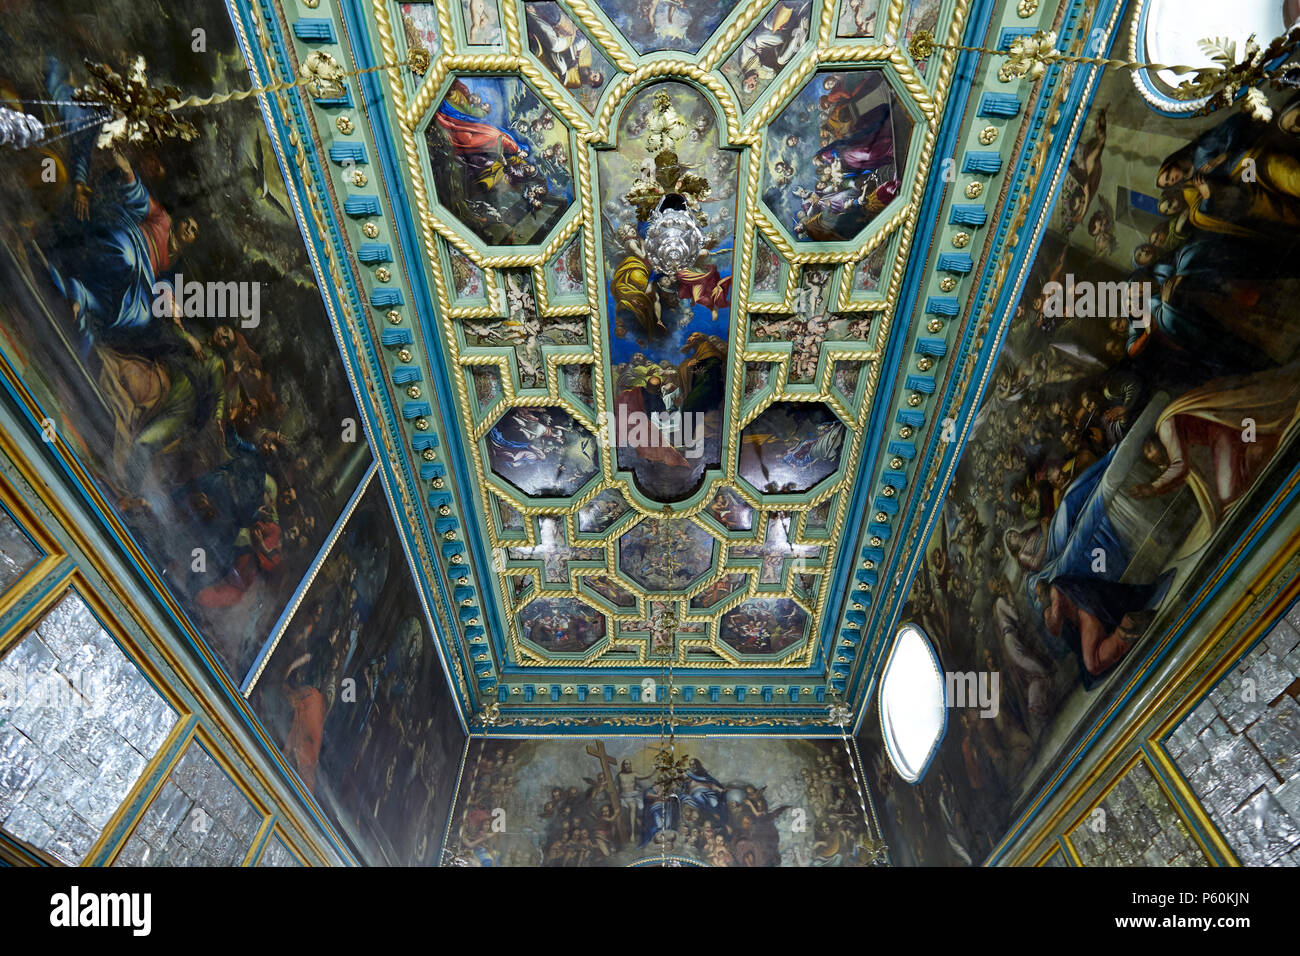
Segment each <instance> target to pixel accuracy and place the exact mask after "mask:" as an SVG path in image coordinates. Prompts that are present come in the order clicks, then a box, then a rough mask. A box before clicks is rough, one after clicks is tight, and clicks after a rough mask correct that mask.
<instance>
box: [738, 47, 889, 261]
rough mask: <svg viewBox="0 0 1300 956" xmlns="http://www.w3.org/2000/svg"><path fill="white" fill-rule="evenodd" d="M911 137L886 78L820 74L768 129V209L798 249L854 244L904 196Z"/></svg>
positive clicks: (860, 73)
mask: <svg viewBox="0 0 1300 956" xmlns="http://www.w3.org/2000/svg"><path fill="white" fill-rule="evenodd" d="M911 135H912V120H911V118H910V117H909V116H908V114H907V111H906V110H905V109H904V108H903V107H902V105H901V103H900V102H899V99H898V96H897V94H896V93H894V91H893V89H892V88H891V87H890V85H889V83H888V81H887V80H886V79H885V74H884V73H883V72H882V71H880V70H827V71H823V72H819V73H816V74H814V75H813V77H812V79H810V80H809V81H808V84H807V85H806V86H804V88H803V89H802V90H801V91H800V92H799V95H798V96H796V97H795V99H794V100H793V101H792V102H791V103H790V104H789V105H788V106H786V107H785V109H783V110H782V111H781V112H780V113H779V114H778V115H777V116H776V118H775V119H774V120H773V121H772V123H771V125H770V126H769V127H768V130H767V154H768V156H769V157H770V159H769V162H768V165H767V169H766V170H765V172H764V176H763V203H764V204H765V205H766V206H767V208H768V209H769V210H770V211H771V213H772V215H773V216H774V217H775V218H776V219H777V221H779V222H780V223H781V224H782V225H783V226H784V227H785V228H787V229H788V230H790V232H791V234H792V235H794V236H795V237H796V238H797V239H798V240H799V241H800V242H838V241H843V240H848V239H855V238H857V237H858V235H859V234H860V233H861V232H862V231H863V230H864V229H865V228H866V227H867V226H868V225H869V224H870V223H871V222H872V221H873V220H874V219H875V218H876V217H877V216H879V215H880V213H881V212H882V211H884V209H885V208H886V207H887V206H888V205H889V204H890V203H891V202H893V201H894V199H896V198H897V197H898V196H899V195H900V193H901V190H902V186H903V184H902V180H901V175H902V170H903V167H904V166H905V165H906V163H907V152H908V148H909V141H910V139H911Z"/></svg>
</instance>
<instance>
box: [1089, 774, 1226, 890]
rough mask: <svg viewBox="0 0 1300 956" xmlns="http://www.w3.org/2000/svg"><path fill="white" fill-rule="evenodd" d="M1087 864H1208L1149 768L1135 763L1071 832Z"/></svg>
mask: <svg viewBox="0 0 1300 956" xmlns="http://www.w3.org/2000/svg"><path fill="white" fill-rule="evenodd" d="M1070 842H1071V844H1073V846H1074V849H1075V852H1077V853H1078V854H1079V860H1080V861H1081V862H1082V863H1083V865H1084V866H1205V865H1207V861H1206V859H1205V856H1204V854H1203V853H1202V852H1201V849H1200V847H1199V846H1198V845H1197V843H1196V841H1195V840H1194V839H1193V838H1192V835H1191V833H1190V832H1189V831H1188V829H1187V825H1186V824H1185V823H1183V821H1182V819H1181V818H1180V817H1179V816H1178V813H1177V811H1176V810H1175V809H1174V807H1173V804H1171V803H1170V802H1169V799H1168V798H1167V797H1166V796H1165V794H1164V792H1163V791H1162V790H1161V789H1160V785H1159V784H1158V783H1157V782H1156V779H1155V777H1153V776H1152V775H1151V771H1150V770H1149V769H1148V768H1147V766H1146V764H1141V763H1139V764H1137V765H1135V766H1134V767H1133V769H1132V770H1130V771H1129V772H1128V774H1126V775H1125V777H1124V779H1123V780H1121V781H1120V782H1119V783H1118V784H1116V785H1115V786H1114V787H1113V788H1112V789H1111V791H1110V793H1108V794H1107V795H1106V798H1105V799H1104V800H1102V801H1101V803H1100V804H1099V805H1098V806H1097V807H1096V808H1094V809H1093V811H1092V812H1091V813H1090V814H1089V815H1088V816H1086V817H1085V818H1084V819H1083V821H1082V823H1080V824H1079V826H1077V827H1075V829H1074V830H1072V831H1071V832H1070Z"/></svg>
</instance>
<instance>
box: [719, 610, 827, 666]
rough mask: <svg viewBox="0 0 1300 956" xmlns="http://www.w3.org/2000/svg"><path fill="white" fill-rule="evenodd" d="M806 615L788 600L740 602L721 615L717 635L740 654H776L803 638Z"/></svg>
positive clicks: (806, 623)
mask: <svg viewBox="0 0 1300 956" xmlns="http://www.w3.org/2000/svg"><path fill="white" fill-rule="evenodd" d="M807 629H808V612H807V611H805V610H804V609H803V608H801V607H800V606H799V605H798V604H796V603H795V602H794V601H792V600H790V599H789V598H757V599H754V600H750V601H744V602H742V603H741V604H740V605H739V606H738V607H735V608H733V609H732V610H730V611H728V612H727V613H726V614H724V615H723V616H722V623H721V625H720V626H719V636H720V638H721V640H722V642H723V643H724V644H726V645H727V646H728V647H730V648H732V649H733V650H735V651H737V652H739V653H741V654H780V653H781V652H783V651H785V650H787V649H788V648H790V647H792V646H793V645H794V644H796V643H797V642H798V641H800V640H802V639H803V636H804V633H805V631H806V630H807Z"/></svg>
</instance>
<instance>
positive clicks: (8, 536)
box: [0, 509, 40, 593]
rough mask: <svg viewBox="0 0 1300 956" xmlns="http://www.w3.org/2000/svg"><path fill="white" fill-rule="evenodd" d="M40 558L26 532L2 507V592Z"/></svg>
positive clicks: (0, 533) (0, 516) (0, 553)
mask: <svg viewBox="0 0 1300 956" xmlns="http://www.w3.org/2000/svg"><path fill="white" fill-rule="evenodd" d="M39 558H40V552H38V551H37V550H36V546H35V545H33V544H32V542H31V539H30V538H28V537H27V534H26V532H24V531H23V529H22V528H20V527H18V524H17V522H15V521H14V519H13V518H11V517H9V515H8V514H7V513H6V512H5V511H4V510H2V509H0V593H3V592H5V591H7V590H8V589H9V586H10V585H11V584H13V583H14V582H15V581H17V580H18V579H19V578H20V577H22V576H23V572H25V571H26V570H27V569H28V568H30V567H31V566H32V565H33V564H35V563H36V562H37V560H39Z"/></svg>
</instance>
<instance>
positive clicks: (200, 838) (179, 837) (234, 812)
mask: <svg viewBox="0 0 1300 956" xmlns="http://www.w3.org/2000/svg"><path fill="white" fill-rule="evenodd" d="M261 825H262V814H261V813H259V812H258V811H257V809H256V808H255V807H254V806H253V805H252V804H251V803H250V802H249V800H248V798H247V797H246V796H244V794H243V793H242V792H241V791H240V789H239V788H238V787H237V786H236V785H235V782H234V781H233V780H231V779H230V777H229V776H227V774H226V772H225V771H224V770H222V769H221V767H219V766H218V765H217V762H216V761H215V760H213V759H212V757H211V756H210V755H209V754H208V752H207V751H206V750H204V749H203V747H202V746H201V745H200V744H199V743H197V742H194V743H191V744H190V745H189V747H188V748H187V749H186V751H185V755H184V756H183V757H181V759H180V761H179V762H178V763H177V764H176V767H175V768H174V769H173V770H172V772H171V774H170V775H169V776H168V778H167V781H166V783H164V784H163V787H162V789H161V790H160V791H159V792H158V796H157V797H155V798H154V801H153V803H152V804H150V806H149V809H148V810H146V811H145V814H144V816H143V817H142V818H141V820H140V823H139V824H138V825H137V826H136V828H135V832H134V833H132V834H131V839H130V840H128V841H127V844H126V846H125V847H123V848H122V852H121V853H119V854H118V857H117V859H116V860H115V861H114V863H113V865H114V866H238V865H239V863H240V862H241V861H242V860H243V859H244V857H245V856H246V855H247V854H248V849H249V847H251V846H252V845H253V838H254V837H255V836H256V835H257V831H258V828H259V827H260V826H261Z"/></svg>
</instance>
